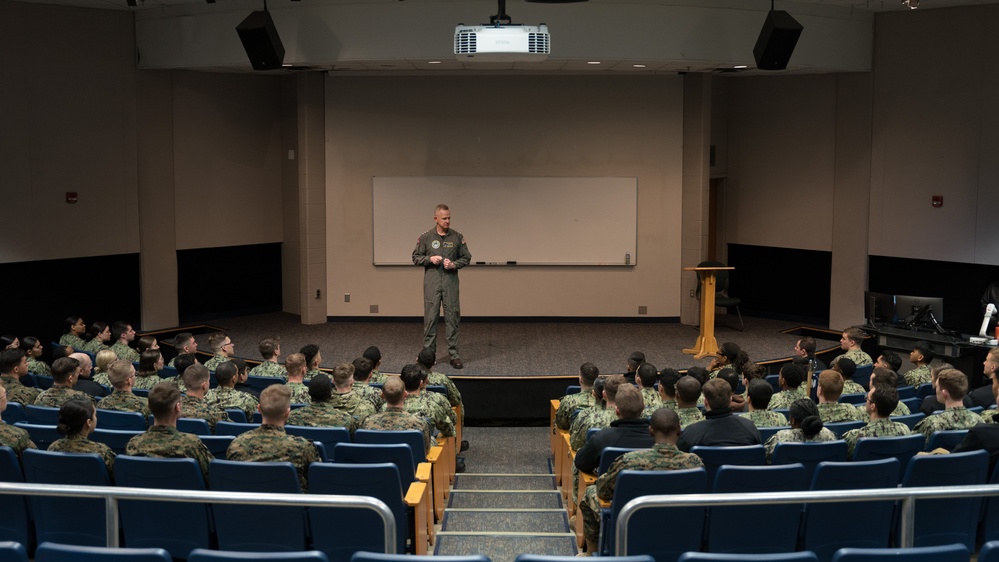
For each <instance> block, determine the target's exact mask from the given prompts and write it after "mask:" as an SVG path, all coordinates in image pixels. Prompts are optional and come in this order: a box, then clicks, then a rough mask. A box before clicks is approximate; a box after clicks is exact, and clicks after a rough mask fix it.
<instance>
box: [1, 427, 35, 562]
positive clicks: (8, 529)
mask: <svg viewBox="0 0 999 562" xmlns="http://www.w3.org/2000/svg"><path fill="white" fill-rule="evenodd" d="M0 482H13V483H15V484H16V483H22V482H24V473H23V472H22V471H21V463H20V461H18V460H17V453H15V452H14V449H11V448H10V447H0ZM30 524H31V518H30V516H29V512H28V499H27V498H26V497H24V496H15V495H12V494H0V541H14V542H17V543H21V544H31V543H30V542H29V537H30V536H31V530H30V528H29V525H30ZM25 559H27V555H25Z"/></svg>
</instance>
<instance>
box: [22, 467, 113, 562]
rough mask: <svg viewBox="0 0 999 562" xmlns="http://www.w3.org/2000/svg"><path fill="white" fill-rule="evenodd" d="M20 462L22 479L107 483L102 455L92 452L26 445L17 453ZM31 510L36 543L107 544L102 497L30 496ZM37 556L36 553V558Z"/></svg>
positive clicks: (75, 483) (99, 484)
mask: <svg viewBox="0 0 999 562" xmlns="http://www.w3.org/2000/svg"><path fill="white" fill-rule="evenodd" d="M21 464H22V466H23V467H24V481H25V482H27V483H29V484H66V485H74V486H109V485H110V484H111V478H110V476H109V475H108V469H107V466H105V465H104V459H102V458H101V457H100V455H98V454H96V453H86V454H80V453H61V452H50V451H40V450H37V449H26V450H25V451H24V452H23V453H21ZM31 511H32V515H33V517H34V521H35V537H36V539H37V541H38V542H39V543H42V542H47V541H49V542H54V543H60V544H70V545H81V546H104V545H106V544H107V526H106V523H105V514H104V500H102V499H100V498H66V497H59V496H33V497H32V498H31ZM39 548H41V547H39ZM37 560H39V559H38V554H37V553H36V562H37Z"/></svg>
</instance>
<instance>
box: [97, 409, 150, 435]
mask: <svg viewBox="0 0 999 562" xmlns="http://www.w3.org/2000/svg"><path fill="white" fill-rule="evenodd" d="M97 425H98V426H99V427H100V428H101V429H118V430H122V431H145V430H146V427H147V426H146V417H145V416H143V415H142V414H141V413H139V412H119V411H117V410H97Z"/></svg>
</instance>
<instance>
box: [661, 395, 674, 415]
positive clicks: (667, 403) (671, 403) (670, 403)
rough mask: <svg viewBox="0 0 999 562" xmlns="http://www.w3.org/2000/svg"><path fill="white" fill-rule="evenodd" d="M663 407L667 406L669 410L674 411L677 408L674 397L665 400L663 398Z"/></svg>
mask: <svg viewBox="0 0 999 562" xmlns="http://www.w3.org/2000/svg"><path fill="white" fill-rule="evenodd" d="M663 408H669V409H670V410H673V411H674V412H675V411H676V410H677V405H676V399H675V398H668V399H666V400H663Z"/></svg>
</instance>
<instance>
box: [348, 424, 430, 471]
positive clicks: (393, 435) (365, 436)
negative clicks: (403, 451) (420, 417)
mask: <svg viewBox="0 0 999 562" xmlns="http://www.w3.org/2000/svg"><path fill="white" fill-rule="evenodd" d="M354 443H369V444H383V445H389V444H392V443H405V444H407V445H409V447H410V448H411V449H412V450H413V462H414V463H421V462H425V461H426V460H427V452H426V451H425V449H426V443H425V440H424V438H423V432H422V431H420V430H418V429H407V430H382V429H358V430H357V431H355V432H354ZM431 445H432V443H431Z"/></svg>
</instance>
